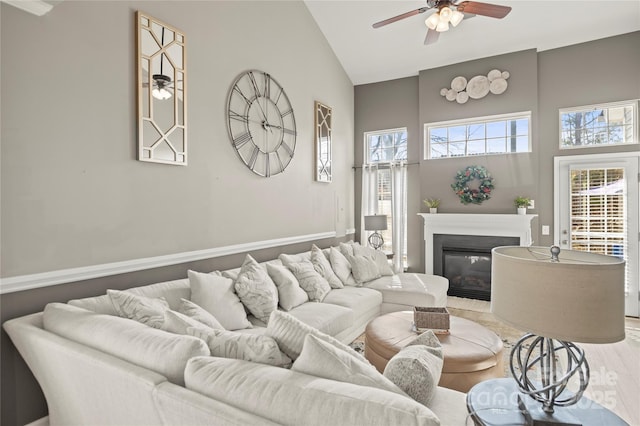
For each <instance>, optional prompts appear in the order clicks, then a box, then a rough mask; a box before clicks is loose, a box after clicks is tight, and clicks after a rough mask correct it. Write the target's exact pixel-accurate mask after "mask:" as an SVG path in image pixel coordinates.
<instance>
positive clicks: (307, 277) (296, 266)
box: [285, 261, 331, 302]
mask: <svg viewBox="0 0 640 426" xmlns="http://www.w3.org/2000/svg"><path fill="white" fill-rule="evenodd" d="M285 266H286V267H287V268H289V270H290V271H291V272H293V275H295V277H296V279H297V280H298V283H300V287H301V288H302V289H303V290H304V291H305V292H306V293H307V295H308V296H309V300H310V301H311V302H322V300H323V299H324V297H325V296H326V295H327V293H329V292H330V291H331V286H330V285H329V283H328V282H327V280H326V279H324V277H323V276H322V275H320V274H319V273H318V272H316V270H315V268H314V267H313V264H312V263H311V262H309V261H305V262H297V263H295V262H294V263H288V262H287V263H285Z"/></svg>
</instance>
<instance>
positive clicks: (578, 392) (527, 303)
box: [491, 246, 625, 424]
mask: <svg viewBox="0 0 640 426" xmlns="http://www.w3.org/2000/svg"><path fill="white" fill-rule="evenodd" d="M491 262H492V270H491V312H492V313H493V314H494V315H495V316H496V317H497V318H498V319H500V320H502V321H504V322H506V323H507V324H509V325H512V326H514V327H516V328H518V329H520V330H524V331H526V332H527V334H525V335H524V336H523V337H522V338H521V339H520V340H519V341H518V342H517V343H516V345H515V346H514V347H513V349H512V351H511V373H512V375H513V377H514V379H515V381H516V382H517V384H518V387H519V388H520V391H521V392H522V393H523V394H525V395H528V396H530V397H531V398H533V399H535V400H536V401H538V402H539V403H540V404H541V410H539V411H537V412H535V413H530V414H531V417H532V419H533V424H553V423H559V424H579V422H576V421H574V420H573V419H572V416H571V414H570V413H569V412H568V411H567V410H555V407H565V406H570V405H573V404H576V403H577V402H578V401H579V400H580V398H581V397H582V394H583V393H584V391H585V389H586V388H587V385H588V383H589V364H588V363H587V360H586V358H585V356H584V350H583V349H581V348H580V347H579V346H577V345H575V344H574V343H573V342H581V343H613V342H618V341H621V340H623V339H624V337H625V331H624V297H625V296H624V282H625V262H624V260H621V259H619V258H617V257H613V256H605V255H600V254H596V253H590V252H584V251H576V250H562V251H560V249H559V248H558V247H555V246H554V247H552V248H551V250H549V248H545V247H512V246H508V247H496V248H494V249H493V250H492V259H491ZM573 408H575V409H580V408H579V407H572V409H573Z"/></svg>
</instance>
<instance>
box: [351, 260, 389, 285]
mask: <svg viewBox="0 0 640 426" xmlns="http://www.w3.org/2000/svg"><path fill="white" fill-rule="evenodd" d="M347 260H349V263H350V264H351V273H353V278H354V279H355V280H356V283H358V284H360V285H362V283H366V282H368V281H372V280H375V279H376V278H380V277H381V275H380V271H379V270H378V265H376V262H375V261H374V260H373V259H372V258H370V257H368V256H351V255H350V254H348V255H347Z"/></svg>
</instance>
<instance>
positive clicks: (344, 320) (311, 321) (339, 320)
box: [289, 303, 355, 336]
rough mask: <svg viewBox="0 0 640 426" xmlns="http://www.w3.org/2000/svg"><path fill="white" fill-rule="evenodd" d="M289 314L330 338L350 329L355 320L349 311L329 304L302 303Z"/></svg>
mask: <svg viewBox="0 0 640 426" xmlns="http://www.w3.org/2000/svg"><path fill="white" fill-rule="evenodd" d="M289 314H290V315H291V316H293V317H294V318H297V319H298V320H300V321H302V322H303V323H305V324H307V325H308V326H310V327H313V328H316V329H318V330H320V331H321V332H323V333H327V334H328V335H330V336H335V335H337V334H340V333H341V332H343V331H344V330H346V329H348V328H349V327H351V325H352V324H353V321H354V319H355V316H354V313H353V311H352V310H351V309H349V308H345V307H343V306H339V305H334V304H329V303H303V304H302V305H300V306H296V307H295V308H293V309H292V310H290V311H289Z"/></svg>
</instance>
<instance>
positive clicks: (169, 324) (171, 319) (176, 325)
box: [160, 310, 209, 334]
mask: <svg viewBox="0 0 640 426" xmlns="http://www.w3.org/2000/svg"><path fill="white" fill-rule="evenodd" d="M190 327H197V328H202V329H205V330H207V329H209V327H207V326H206V325H204V324H203V323H201V322H200V321H196V320H195V319H193V318H189V317H188V316H186V315H185V314H181V313H180V312H176V311H172V310H167V311H165V312H164V322H163V324H162V327H160V329H161V330H164V331H168V332H169V333H173V334H187V329H188V328H190Z"/></svg>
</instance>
